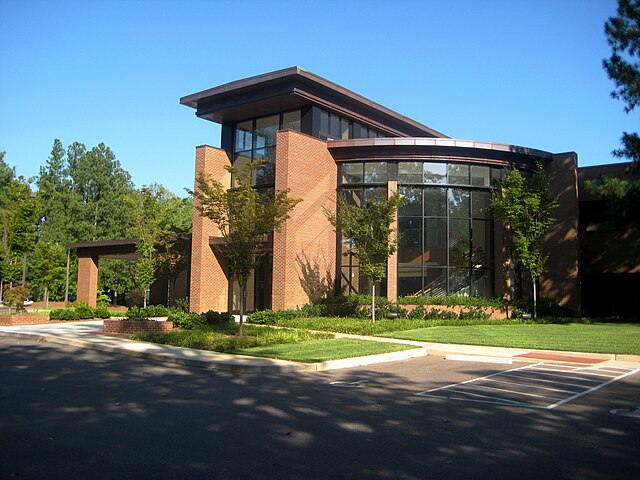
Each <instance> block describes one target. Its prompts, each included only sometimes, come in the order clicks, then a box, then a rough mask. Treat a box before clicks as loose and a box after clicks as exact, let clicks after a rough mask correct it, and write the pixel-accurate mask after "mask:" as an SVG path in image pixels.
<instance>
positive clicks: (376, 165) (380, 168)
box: [364, 162, 387, 183]
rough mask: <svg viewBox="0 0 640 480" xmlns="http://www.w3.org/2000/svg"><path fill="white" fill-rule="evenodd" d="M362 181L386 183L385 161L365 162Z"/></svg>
mask: <svg viewBox="0 0 640 480" xmlns="http://www.w3.org/2000/svg"><path fill="white" fill-rule="evenodd" d="M364 183H387V163H386V162H365V164H364Z"/></svg>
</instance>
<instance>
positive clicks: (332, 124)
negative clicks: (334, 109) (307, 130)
mask: <svg viewBox="0 0 640 480" xmlns="http://www.w3.org/2000/svg"><path fill="white" fill-rule="evenodd" d="M329 136H330V137H331V138H334V139H336V140H338V139H339V138H341V135H340V117H338V116H337V115H335V114H333V113H332V114H331V115H329Z"/></svg>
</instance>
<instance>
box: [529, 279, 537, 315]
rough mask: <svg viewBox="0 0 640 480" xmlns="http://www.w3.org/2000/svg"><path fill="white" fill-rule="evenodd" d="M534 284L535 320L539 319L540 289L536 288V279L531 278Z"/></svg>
mask: <svg viewBox="0 0 640 480" xmlns="http://www.w3.org/2000/svg"><path fill="white" fill-rule="evenodd" d="M531 283H532V284H533V318H534V319H535V318H538V289H537V288H536V279H535V278H533V277H531Z"/></svg>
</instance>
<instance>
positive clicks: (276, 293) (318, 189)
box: [272, 130, 337, 310]
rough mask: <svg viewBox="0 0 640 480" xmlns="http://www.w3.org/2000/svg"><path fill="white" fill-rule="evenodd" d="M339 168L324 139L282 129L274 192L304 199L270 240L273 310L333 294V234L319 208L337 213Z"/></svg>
mask: <svg viewBox="0 0 640 480" xmlns="http://www.w3.org/2000/svg"><path fill="white" fill-rule="evenodd" d="M336 185H337V167H336V164H335V161H334V160H333V157H332V156H331V154H330V153H329V151H328V149H327V144H326V142H325V141H323V140H319V139H317V138H314V137H311V136H309V135H305V134H303V133H299V132H294V131H291V130H284V131H280V132H278V133H277V140H276V190H287V189H288V190H289V196H290V197H291V198H302V199H303V201H302V202H301V203H299V204H298V205H297V206H296V207H295V208H294V209H293V211H292V212H291V213H290V218H289V220H287V221H286V222H285V223H284V224H283V226H282V228H281V230H280V231H279V232H275V233H274V237H273V286H272V308H273V309H274V310H281V309H286V308H296V307H298V306H302V305H304V304H306V303H310V302H315V301H317V300H319V299H320V298H321V297H322V296H327V295H332V293H333V291H334V285H335V280H336V235H335V232H334V231H333V227H332V225H331V224H330V223H329V221H328V220H327V218H326V216H325V214H324V211H323V208H322V207H323V206H325V207H327V208H329V209H335V203H336Z"/></svg>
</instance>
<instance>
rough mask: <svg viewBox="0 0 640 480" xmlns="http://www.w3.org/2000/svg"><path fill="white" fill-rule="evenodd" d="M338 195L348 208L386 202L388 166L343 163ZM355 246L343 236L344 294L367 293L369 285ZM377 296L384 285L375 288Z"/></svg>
mask: <svg viewBox="0 0 640 480" xmlns="http://www.w3.org/2000/svg"><path fill="white" fill-rule="evenodd" d="M340 184H341V185H342V188H341V189H340V195H342V197H343V198H344V199H345V200H346V201H347V202H348V203H350V204H352V205H357V206H361V205H363V203H365V202H367V200H370V199H371V198H374V197H378V198H387V163H386V162H366V163H363V162H358V163H344V164H342V165H341V169H340ZM353 251H354V246H353V243H352V242H351V239H349V238H348V237H346V236H343V237H342V239H341V248H340V252H341V257H340V258H341V260H340V283H341V287H342V292H343V293H345V294H350V293H358V292H363V293H366V292H369V291H370V290H371V283H370V281H369V279H368V278H366V277H365V276H363V275H360V266H359V264H358V259H357V257H355V256H354V255H353ZM376 290H377V291H378V292H380V295H383V296H384V295H386V294H387V282H386V280H383V281H382V282H381V283H380V284H379V285H376Z"/></svg>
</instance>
